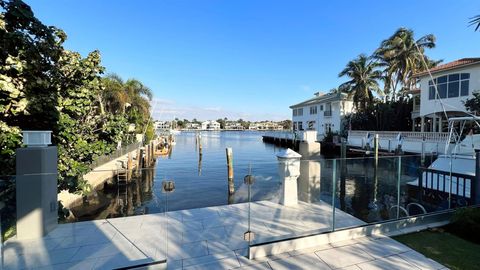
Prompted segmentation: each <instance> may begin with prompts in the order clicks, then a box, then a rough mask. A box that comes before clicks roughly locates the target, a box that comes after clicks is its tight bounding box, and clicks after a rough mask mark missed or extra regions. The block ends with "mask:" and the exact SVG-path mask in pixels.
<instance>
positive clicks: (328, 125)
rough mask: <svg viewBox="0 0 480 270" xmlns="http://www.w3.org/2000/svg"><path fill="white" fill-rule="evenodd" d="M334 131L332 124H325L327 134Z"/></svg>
mask: <svg viewBox="0 0 480 270" xmlns="http://www.w3.org/2000/svg"><path fill="white" fill-rule="evenodd" d="M331 132H332V124H325V134H329V133H331Z"/></svg>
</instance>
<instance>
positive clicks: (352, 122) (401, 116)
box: [342, 97, 413, 135]
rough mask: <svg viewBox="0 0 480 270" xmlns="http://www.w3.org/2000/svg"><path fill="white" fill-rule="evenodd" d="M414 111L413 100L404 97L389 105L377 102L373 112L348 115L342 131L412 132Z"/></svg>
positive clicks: (372, 109)
mask: <svg viewBox="0 0 480 270" xmlns="http://www.w3.org/2000/svg"><path fill="white" fill-rule="evenodd" d="M412 109H413V102H412V99H409V98H404V97H400V98H398V100H396V101H391V102H388V103H383V102H376V103H375V105H374V106H372V108H371V110H368V111H361V112H355V113H352V114H350V115H348V116H347V117H346V119H345V120H344V121H343V122H342V125H343V128H342V130H345V131H347V130H349V129H350V128H351V129H353V130H379V131H382V130H383V131H411V130H412V119H411V113H412ZM343 135H345V134H343Z"/></svg>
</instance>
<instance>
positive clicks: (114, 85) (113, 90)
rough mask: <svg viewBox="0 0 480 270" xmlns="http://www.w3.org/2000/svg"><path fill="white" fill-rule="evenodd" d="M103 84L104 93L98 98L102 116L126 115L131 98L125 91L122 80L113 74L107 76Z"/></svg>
mask: <svg viewBox="0 0 480 270" xmlns="http://www.w3.org/2000/svg"><path fill="white" fill-rule="evenodd" d="M102 82H103V91H102V92H101V93H100V94H99V97H98V99H99V104H100V112H101V114H102V115H103V114H105V112H109V113H112V114H117V113H124V112H125V106H126V104H127V103H128V102H129V100H130V97H129V95H128V93H127V92H126V91H125V86H124V82H123V80H122V78H121V77H120V76H118V75H117V74H113V73H112V74H108V75H107V76H105V77H104V78H103V80H102Z"/></svg>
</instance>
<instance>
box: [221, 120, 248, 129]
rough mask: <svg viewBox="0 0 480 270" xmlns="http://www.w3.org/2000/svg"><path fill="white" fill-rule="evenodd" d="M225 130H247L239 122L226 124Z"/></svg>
mask: <svg viewBox="0 0 480 270" xmlns="http://www.w3.org/2000/svg"><path fill="white" fill-rule="evenodd" d="M225 129H227V130H244V129H245V128H244V127H243V126H242V124H240V123H238V122H227V123H225Z"/></svg>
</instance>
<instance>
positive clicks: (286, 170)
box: [277, 149, 302, 206]
mask: <svg viewBox="0 0 480 270" xmlns="http://www.w3.org/2000/svg"><path fill="white" fill-rule="evenodd" d="M301 157H302V155H300V154H299V153H297V152H295V151H293V150H291V149H287V150H284V151H282V152H280V153H278V154H277V159H278V163H279V164H278V165H279V166H278V174H279V176H280V179H281V180H282V193H281V199H280V204H282V205H286V206H291V205H296V204H297V203H298V187H297V179H298V177H299V176H300V158H301Z"/></svg>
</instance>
